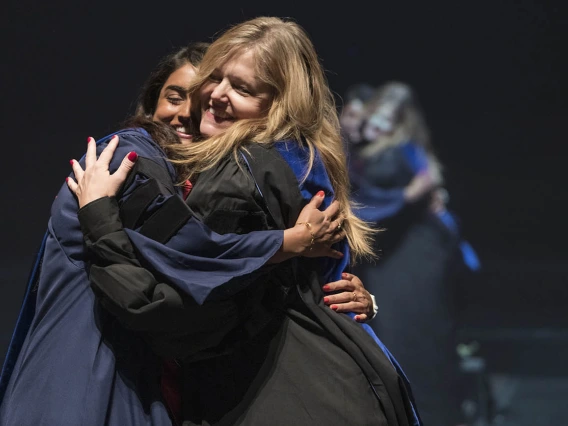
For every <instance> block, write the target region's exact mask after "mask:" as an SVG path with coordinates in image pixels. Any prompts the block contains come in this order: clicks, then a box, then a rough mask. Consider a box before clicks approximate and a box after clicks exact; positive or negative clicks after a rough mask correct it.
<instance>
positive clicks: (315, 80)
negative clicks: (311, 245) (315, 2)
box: [170, 17, 375, 260]
mask: <svg viewBox="0 0 568 426" xmlns="http://www.w3.org/2000/svg"><path fill="white" fill-rule="evenodd" d="M245 51H246V52H249V51H252V52H253V55H254V58H255V59H254V60H255V66H256V70H255V72H256V75H257V78H259V79H260V80H261V81H262V82H264V83H266V84H268V85H269V86H270V87H271V88H272V92H273V93H272V94H273V97H272V103H271V105H270V107H269V109H268V111H267V114H266V115H265V116H263V117H261V118H255V119H241V120H238V121H236V122H235V123H234V124H233V125H232V126H231V127H230V128H228V129H227V130H226V131H224V132H223V133H221V134H218V135H216V136H212V137H209V138H206V139H202V142H199V143H193V144H189V145H176V146H173V147H171V149H170V151H173V152H172V153H171V154H170V158H171V159H172V161H173V162H174V163H181V164H184V165H186V166H187V169H188V170H191V171H192V173H194V174H198V173H200V172H203V171H204V170H207V169H209V168H211V167H213V166H214V165H215V164H217V163H218V162H219V161H220V160H221V159H223V158H224V157H226V156H227V155H229V154H233V155H235V156H236V155H237V150H238V148H239V147H241V146H242V145H243V144H244V143H248V142H255V143H259V144H270V143H273V142H274V141H278V140H285V139H293V140H295V141H297V142H298V143H299V144H302V145H304V146H306V147H307V148H308V150H309V154H310V156H309V159H310V160H309V167H308V170H306V175H305V176H307V175H308V173H309V171H310V170H311V167H312V165H313V162H314V158H315V152H316V150H317V152H318V153H319V155H320V156H321V159H322V161H323V164H324V165H325V168H326V170H327V173H328V174H329V177H330V180H331V184H332V186H333V189H334V191H335V198H336V199H337V200H338V201H339V202H340V203H341V206H342V211H343V214H344V215H345V217H346V220H345V222H344V226H343V228H344V229H345V232H346V234H347V239H348V242H349V246H350V248H351V252H352V255H353V256H352V259H353V260H356V259H358V258H359V257H361V256H362V257H374V254H373V251H372V235H373V233H374V232H375V230H374V229H373V228H371V227H370V226H369V225H368V224H367V223H365V222H363V221H362V220H361V219H359V218H357V217H356V216H355V215H354V214H353V213H352V209H351V203H350V199H349V179H348V173H347V164H346V155H345V151H344V147H343V143H342V140H341V136H340V130H339V120H338V115H337V110H336V106H335V100H334V97H333V94H332V92H331V90H330V89H329V86H328V83H327V79H326V77H325V73H324V71H323V69H322V67H321V65H320V63H319V59H318V56H317V54H316V52H315V49H314V46H313V44H312V42H311V40H310V38H309V36H308V35H307V33H306V32H305V31H304V30H303V28H302V27H300V26H299V25H298V24H296V23H295V22H291V21H285V20H283V19H280V18H275V17H259V18H255V19H252V20H249V21H245V22H243V23H240V24H237V25H235V26H233V27H231V28H230V29H228V30H227V31H225V32H224V33H223V34H222V35H221V36H220V37H219V38H217V39H216V40H215V41H214V42H213V43H212V44H211V45H210V47H209V49H208V50H207V53H206V54H205V56H204V58H203V61H202V62H201V65H200V67H199V70H198V72H197V76H196V77H195V79H194V81H193V84H192V86H191V88H190V93H191V94H192V95H191V96H192V98H191V99H192V119H193V120H194V122H195V123H199V122H200V120H201V110H202V106H201V101H200V99H199V92H200V89H201V87H202V86H203V85H204V84H206V83H207V81H208V78H209V77H210V75H211V73H212V72H213V71H214V70H215V69H216V68H217V67H219V66H220V65H222V64H223V63H225V62H226V61H227V60H229V59H231V58H232V57H233V55H235V54H239V53H243V52H245ZM197 140H199V135H197Z"/></svg>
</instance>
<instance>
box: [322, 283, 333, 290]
mask: <svg viewBox="0 0 568 426" xmlns="http://www.w3.org/2000/svg"><path fill="white" fill-rule="evenodd" d="M321 288H322V289H323V291H329V290H331V287H330V286H329V284H325V285H323V286H322V287H321Z"/></svg>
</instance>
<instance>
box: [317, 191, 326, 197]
mask: <svg viewBox="0 0 568 426" xmlns="http://www.w3.org/2000/svg"><path fill="white" fill-rule="evenodd" d="M316 195H317V196H318V197H323V196H324V195H325V192H323V191H319V192H318V193H317V194H316Z"/></svg>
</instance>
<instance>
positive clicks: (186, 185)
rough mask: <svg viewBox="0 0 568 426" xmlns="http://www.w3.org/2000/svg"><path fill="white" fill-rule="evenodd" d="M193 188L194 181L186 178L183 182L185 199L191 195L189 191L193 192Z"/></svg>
mask: <svg viewBox="0 0 568 426" xmlns="http://www.w3.org/2000/svg"><path fill="white" fill-rule="evenodd" d="M191 188H193V185H192V183H191V182H190V181H189V179H188V180H186V181H185V182H184V184H183V188H182V191H183V199H184V200H185V199H186V198H187V196H188V195H189V193H190V192H191Z"/></svg>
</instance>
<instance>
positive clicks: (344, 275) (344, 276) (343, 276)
mask: <svg viewBox="0 0 568 426" xmlns="http://www.w3.org/2000/svg"><path fill="white" fill-rule="evenodd" d="M348 276H349V275H347V274H346V273H345V272H343V273H342V274H341V278H347V277H348Z"/></svg>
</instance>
